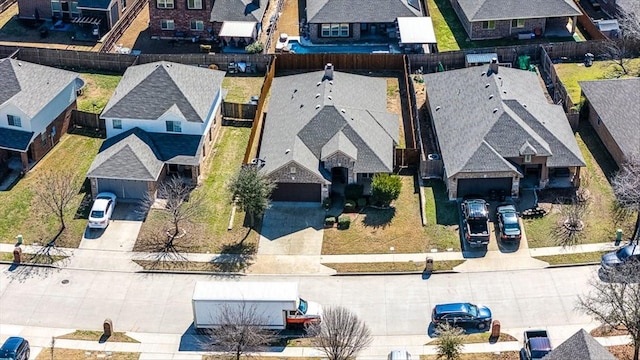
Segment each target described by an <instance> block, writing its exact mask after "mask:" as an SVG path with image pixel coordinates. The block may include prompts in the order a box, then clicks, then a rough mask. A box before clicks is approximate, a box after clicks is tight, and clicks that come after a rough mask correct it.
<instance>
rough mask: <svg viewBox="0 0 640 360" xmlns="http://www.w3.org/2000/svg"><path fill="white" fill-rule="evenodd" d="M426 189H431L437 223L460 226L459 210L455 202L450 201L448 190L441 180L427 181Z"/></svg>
mask: <svg viewBox="0 0 640 360" xmlns="http://www.w3.org/2000/svg"><path fill="white" fill-rule="evenodd" d="M424 186H425V187H426V188H431V191H432V192H433V197H434V201H435V205H436V206H435V208H436V223H437V224H438V225H445V226H449V225H458V208H457V206H456V202H455V201H449V198H448V196H447V189H446V188H445V186H444V182H442V181H441V180H426V181H425V182H424Z"/></svg>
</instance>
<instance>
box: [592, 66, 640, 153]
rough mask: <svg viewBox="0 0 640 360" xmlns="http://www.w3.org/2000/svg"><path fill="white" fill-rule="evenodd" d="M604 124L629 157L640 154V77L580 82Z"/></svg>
mask: <svg viewBox="0 0 640 360" xmlns="http://www.w3.org/2000/svg"><path fill="white" fill-rule="evenodd" d="M579 84H580V87H581V88H582V92H583V93H584V95H585V97H586V98H587V100H588V101H589V103H591V106H593V108H594V109H595V111H596V112H597V113H598V115H599V116H600V120H601V122H602V123H603V124H604V125H605V126H606V127H607V130H609V133H610V134H611V136H612V137H613V139H614V140H615V142H616V143H617V144H618V146H619V147H620V150H622V153H623V154H624V155H625V156H626V157H628V156H629V155H631V154H632V153H634V152H638V151H640V116H639V115H638V114H640V102H638V94H640V78H631V79H618V80H595V81H580V82H579Z"/></svg>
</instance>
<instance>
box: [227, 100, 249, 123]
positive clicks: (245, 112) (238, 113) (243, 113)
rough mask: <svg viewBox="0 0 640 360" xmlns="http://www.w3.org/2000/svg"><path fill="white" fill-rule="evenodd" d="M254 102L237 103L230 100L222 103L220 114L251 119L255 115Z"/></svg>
mask: <svg viewBox="0 0 640 360" xmlns="http://www.w3.org/2000/svg"><path fill="white" fill-rule="evenodd" d="M257 109H258V105H256V104H238V103H231V102H226V101H225V102H223V103H222V116H224V117H225V118H233V119H251V120H253V119H254V118H255V117H256V110H257Z"/></svg>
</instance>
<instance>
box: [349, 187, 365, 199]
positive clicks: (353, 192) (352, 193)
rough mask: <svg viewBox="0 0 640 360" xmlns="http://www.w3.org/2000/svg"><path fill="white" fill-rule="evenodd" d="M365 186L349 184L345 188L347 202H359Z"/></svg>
mask: <svg viewBox="0 0 640 360" xmlns="http://www.w3.org/2000/svg"><path fill="white" fill-rule="evenodd" d="M363 191H364V186H363V185H360V184H348V185H347V186H345V187H344V197H345V198H346V199H347V200H354V201H355V200H358V199H359V198H361V197H362V193H363Z"/></svg>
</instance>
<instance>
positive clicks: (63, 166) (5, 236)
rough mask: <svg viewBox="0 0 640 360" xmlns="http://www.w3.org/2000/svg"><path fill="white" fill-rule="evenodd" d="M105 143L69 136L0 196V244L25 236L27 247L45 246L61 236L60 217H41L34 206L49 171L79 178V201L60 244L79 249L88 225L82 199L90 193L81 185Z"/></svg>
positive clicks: (74, 203)
mask: <svg viewBox="0 0 640 360" xmlns="http://www.w3.org/2000/svg"><path fill="white" fill-rule="evenodd" d="M102 141H103V140H102V139H97V138H90V137H84V136H80V135H73V134H66V135H64V136H63V137H62V139H61V141H60V143H58V144H57V145H56V146H55V147H54V148H53V150H51V152H49V154H47V156H45V157H44V159H42V160H41V161H40V162H39V163H38V164H37V165H36V166H35V167H34V168H33V169H32V170H31V171H29V173H27V175H26V176H25V177H24V178H22V179H20V180H19V181H18V182H17V183H16V185H15V186H14V187H13V188H12V189H11V190H8V191H3V192H0V204H2V205H1V206H0V241H2V242H4V243H15V236H16V235H18V234H22V235H23V236H24V243H25V244H33V243H34V242H37V243H39V244H42V243H44V242H48V241H50V240H52V239H53V237H54V236H55V234H56V233H57V232H58V229H59V224H58V220H57V217H55V216H45V217H44V218H41V217H39V215H38V214H39V213H40V212H41V211H39V210H41V209H39V208H38V207H37V206H36V205H35V198H34V190H33V189H34V188H35V187H36V186H37V183H38V180H39V179H40V178H41V177H42V176H43V173H46V171H49V170H50V171H63V170H70V171H72V172H73V173H74V174H77V175H78V176H79V177H80V179H81V180H80V183H78V184H76V187H77V189H78V191H77V195H76V197H75V198H74V199H73V201H72V202H71V206H70V207H69V210H68V211H67V213H66V223H67V229H66V230H65V232H64V233H63V234H62V236H61V237H60V238H59V240H58V245H59V246H66V247H77V246H78V244H79V243H80V240H82V234H83V233H84V230H85V227H86V225H87V218H86V214H85V211H84V210H83V209H82V208H81V207H80V205H81V202H82V199H83V198H84V197H85V195H87V194H88V193H90V189H89V188H88V185H87V184H88V182H85V183H84V186H83V183H82V180H83V179H84V178H85V176H86V173H87V170H89V166H90V165H91V162H92V161H93V159H94V157H95V156H96V154H97V153H98V149H99V148H100V145H101V144H102Z"/></svg>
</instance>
